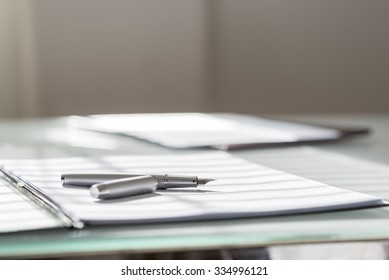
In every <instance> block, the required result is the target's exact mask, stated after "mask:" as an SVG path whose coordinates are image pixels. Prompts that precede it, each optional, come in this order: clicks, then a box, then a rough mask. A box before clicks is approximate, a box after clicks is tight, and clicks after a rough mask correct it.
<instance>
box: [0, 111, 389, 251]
mask: <svg viewBox="0 0 389 280" xmlns="http://www.w3.org/2000/svg"><path fill="white" fill-rule="evenodd" d="M277 117H278V118H280V116H277ZM281 118H283V119H288V120H296V121H304V122H311V123H317V124H323V125H333V126H366V127H369V128H371V129H372V133H371V134H370V135H368V136H361V137H355V138H352V139H347V140H343V141H338V142H328V143H321V144H317V145H315V147H316V148H319V149H322V150H327V151H332V152H337V153H341V154H345V155H350V156H354V157H358V158H361V159H366V160H370V161H374V162H378V163H382V164H385V165H389V147H388V145H387V142H388V139H389V125H388V124H389V115H388V114H382V115H376V114H375V115H373V114H371V115H337V116H281ZM0 131H1V133H0V158H3V159H4V158H32V157H68V156H100V155H101V156H103V155H117V154H146V153H147V154H163V153H179V151H174V150H171V149H167V148H163V147H160V146H156V145H153V144H149V143H145V142H142V141H139V140H135V139H132V138H125V137H120V136H109V135H105V134H99V133H94V132H87V131H80V130H75V129H74V128H71V127H69V126H67V118H65V117H62V118H49V119H28V120H2V121H0ZM283 149H289V148H287V147H277V148H266V149H244V150H235V151H232V152H231V153H232V154H234V155H236V156H239V157H242V158H246V159H249V160H252V161H255V162H258V163H262V164H266V165H268V166H269V165H271V166H270V167H273V168H280V169H284V168H285V167H284V166H282V164H281V165H277V163H274V162H273V163H269V162H266V158H267V157H266V155H269V153H270V154H271V153H280V152H281V153H282V152H283ZM297 149H298V148H297ZM296 160H298V159H296ZM285 171H288V170H285ZM313 179H315V178H313ZM388 190H389V186H388ZM388 210H389V209H388V207H384V208H375V209H364V210H351V211H340V212H329V213H319V214H304V215H291V216H283V217H268V218H249V219H229V220H220V221H206V222H186V223H164V224H155V225H125V226H94V227H87V228H86V229H82V230H74V229H53V230H39V231H27V232H19V233H12V234H2V235H1V238H0V258H59V257H63V258H81V257H83V256H86V257H87V258H89V257H91V256H94V257H96V256H99V255H101V256H104V258H106V257H107V256H112V258H117V256H118V255H120V254H125V253H131V254H146V253H163V252H179V251H197V252H199V251H201V250H222V249H235V248H239V249H242V248H258V247H271V246H275V245H276V246H283V245H288V244H313V243H321V242H326V243H328V242H331V243H332V242H350V241H351V242H352V241H365V242H366V241H381V240H388V239H389V223H388V219H389V211H388Z"/></svg>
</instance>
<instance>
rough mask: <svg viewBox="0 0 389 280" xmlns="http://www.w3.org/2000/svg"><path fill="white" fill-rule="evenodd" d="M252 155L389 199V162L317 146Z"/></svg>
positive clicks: (265, 162) (291, 171)
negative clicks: (367, 158) (382, 162)
mask: <svg viewBox="0 0 389 280" xmlns="http://www.w3.org/2000/svg"><path fill="white" fill-rule="evenodd" d="M247 158H248V159H251V160H253V161H256V162H259V163H261V164H264V165H266V166H269V167H272V168H277V169H280V170H283V171H285V172H290V173H293V174H296V175H299V176H303V177H306V178H310V179H312V180H317V181H319V182H322V183H326V184H330V185H333V186H337V187H341V188H345V189H349V190H352V191H357V192H363V193H367V194H371V195H374V196H378V197H381V198H384V199H387V200H389V166H388V165H385V164H381V163H377V162H372V161H368V160H363V159H358V158H355V157H352V156H347V155H343V154H339V153H335V152H330V151H325V150H323V149H318V148H313V147H293V148H283V149H269V150H261V151H259V150H258V151H256V152H255V153H252V154H251V155H247Z"/></svg>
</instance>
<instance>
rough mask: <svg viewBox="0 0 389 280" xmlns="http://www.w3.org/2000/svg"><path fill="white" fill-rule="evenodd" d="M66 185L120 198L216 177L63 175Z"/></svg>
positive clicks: (185, 186)
mask: <svg viewBox="0 0 389 280" xmlns="http://www.w3.org/2000/svg"><path fill="white" fill-rule="evenodd" d="M61 180H62V185H63V186H64V187H71V186H76V187H85V188H90V192H91V196H92V197H94V198H98V199H111V198H119V197H125V196H131V195H137V194H144V193H151V192H154V191H155V190H156V189H167V188H191V187H197V186H198V185H205V184H206V183H208V182H211V181H213V180H214V179H204V178H198V177H197V176H182V175H168V174H164V175H145V174H127V173H107V174H98V173H96V174H94V173H91V174H80V173H69V174H62V175H61Z"/></svg>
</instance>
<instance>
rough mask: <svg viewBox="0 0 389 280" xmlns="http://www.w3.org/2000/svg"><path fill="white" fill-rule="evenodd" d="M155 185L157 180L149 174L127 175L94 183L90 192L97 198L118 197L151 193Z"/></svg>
mask: <svg viewBox="0 0 389 280" xmlns="http://www.w3.org/2000/svg"><path fill="white" fill-rule="evenodd" d="M157 185H158V182H157V180H156V179H155V178H154V177H153V176H150V175H144V176H137V177H129V178H124V179H117V180H111V181H106V182H104V183H99V184H95V185H93V186H92V187H91V188H90V194H91V196H92V197H93V198H98V199H111V198H119V197H126V196H132V195H138V194H145V193H152V192H154V191H155V190H156V189H157Z"/></svg>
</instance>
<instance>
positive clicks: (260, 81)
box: [213, 0, 389, 113]
mask: <svg viewBox="0 0 389 280" xmlns="http://www.w3.org/2000/svg"><path fill="white" fill-rule="evenodd" d="M213 3H214V6H215V7H214V9H213V10H214V17H213V19H214V23H213V25H214V26H216V31H215V32H214V39H213V42H214V44H215V46H214V49H213V53H214V54H215V55H214V57H215V60H214V61H213V64H214V66H213V71H214V77H213V93H214V94H215V96H214V106H215V107H216V108H217V110H221V111H223V110H227V111H229V110H233V111H240V112H252V113H302V112H303V113H306V112H307V113H316V112H327V113H328V112H369V111H370V112H372V111H373V112H377V111H378V112H382V111H386V112H389V30H388V28H389V16H388V11H389V1H387V0H370V1H365V0H293V1H290V0H272V1H267V0H240V1H235V0H216V1H214V2H213Z"/></svg>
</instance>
